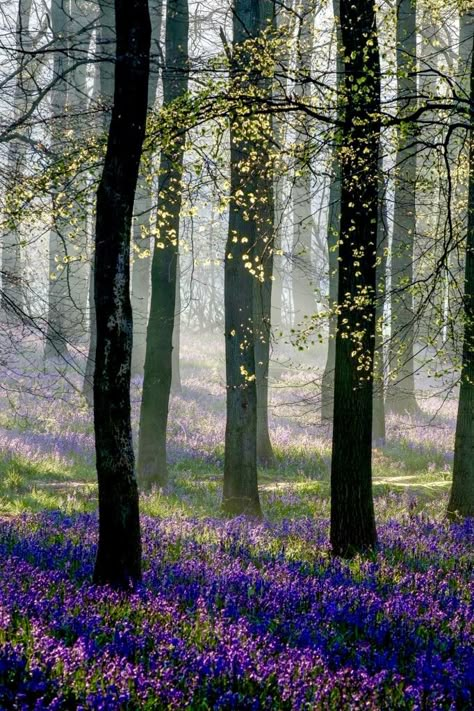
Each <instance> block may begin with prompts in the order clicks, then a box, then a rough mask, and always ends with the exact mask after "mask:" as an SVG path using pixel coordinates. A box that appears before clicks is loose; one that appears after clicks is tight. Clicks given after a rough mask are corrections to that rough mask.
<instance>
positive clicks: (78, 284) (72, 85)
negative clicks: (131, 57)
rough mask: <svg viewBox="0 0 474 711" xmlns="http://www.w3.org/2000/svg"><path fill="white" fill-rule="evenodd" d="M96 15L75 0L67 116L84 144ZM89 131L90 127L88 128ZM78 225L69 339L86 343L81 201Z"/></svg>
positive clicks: (72, 240)
mask: <svg viewBox="0 0 474 711" xmlns="http://www.w3.org/2000/svg"><path fill="white" fill-rule="evenodd" d="M96 20H97V17H96V12H95V9H94V11H93V6H91V5H90V4H89V3H83V2H81V0H71V4H70V17H69V18H68V29H69V36H70V40H69V44H70V51H69V57H70V62H71V65H72V66H71V71H70V73H69V74H68V78H67V82H68V90H67V113H68V122H69V126H70V130H71V131H72V135H73V140H74V141H75V142H76V144H77V145H80V142H81V140H82V137H83V134H84V123H83V114H84V108H85V106H87V105H88V104H89V100H90V99H89V96H88V71H89V70H90V66H91V65H90V64H88V63H87V62H85V61H84V59H85V58H86V57H88V56H89V53H90V48H91V43H92V36H93V33H94V27H95V25H96ZM87 130H89V126H88V127H87ZM76 182H77V188H76V189H77V190H78V191H82V190H85V189H86V187H87V185H86V180H83V181H81V182H79V181H78V179H77V178H76ZM74 208H75V216H76V224H75V226H74V227H71V228H70V229H69V231H68V240H69V248H68V251H69V252H70V256H71V261H70V264H69V267H68V276H67V280H68V290H69V291H70V301H71V308H70V318H69V323H68V326H67V334H68V337H69V338H70V339H71V340H73V341H74V342H76V343H77V342H78V341H79V342H84V340H85V338H86V335H87V299H88V287H89V272H90V254H89V252H90V249H89V247H90V245H88V234H87V228H88V215H87V209H86V207H85V206H84V205H82V204H81V202H80V200H75V205H74Z"/></svg>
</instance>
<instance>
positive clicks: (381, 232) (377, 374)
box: [372, 161, 388, 445]
mask: <svg viewBox="0 0 474 711" xmlns="http://www.w3.org/2000/svg"><path fill="white" fill-rule="evenodd" d="M381 164H382V161H380V173H382V165H381ZM387 248H388V219H387V199H386V195H385V187H384V185H383V183H382V181H381V184H380V193H379V221H378V229H377V269H376V302H375V303H376V307H375V324H376V327H375V361H374V405H373V422H372V439H373V441H374V443H376V444H378V445H380V444H385V436H386V428H385V353H384V351H385V338H384V330H383V325H384V304H385V294H386V289H387Z"/></svg>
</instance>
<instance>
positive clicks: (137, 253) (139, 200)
mask: <svg viewBox="0 0 474 711" xmlns="http://www.w3.org/2000/svg"><path fill="white" fill-rule="evenodd" d="M149 9H150V20H151V29H152V35H151V47H152V54H154V55H156V57H158V56H159V55H160V39H161V27H162V20H163V2H162V0H149ZM158 76H159V72H158V70H157V69H156V70H155V71H150V79H149V83H148V111H151V110H152V109H153V107H154V105H155V101H156V89H157V86H158ZM147 170H149V169H148V168H147V163H146V162H145V163H144V165H142V168H141V171H140V176H139V178H138V186H137V192H136V196H135V219H134V223H133V244H134V254H133V260H132V261H133V266H132V311H133V353H132V375H143V367H144V364H145V351H146V330H147V324H148V312H149V306H150V291H151V283H150V280H151V253H152V250H151V247H152V240H151V238H150V218H151V211H152V203H153V200H152V191H153V187H152V186H151V185H150V184H149V182H148V181H147Z"/></svg>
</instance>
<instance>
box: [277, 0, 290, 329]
mask: <svg viewBox="0 0 474 711" xmlns="http://www.w3.org/2000/svg"><path fill="white" fill-rule="evenodd" d="M294 18H295V14H294V12H293V0H291V2H290V3H289V8H284V7H283V6H281V5H278V4H277V3H275V24H276V28H277V37H278V38H279V39H280V40H281V45H280V44H278V48H279V56H278V57H277V66H278V67H279V68H280V70H279V73H278V74H277V76H276V77H275V80H274V83H273V84H274V86H273V94H274V96H275V98H278V97H282V96H283V97H285V96H286V94H287V91H288V75H289V69H290V48H291V44H290V43H289V42H288V41H287V37H288V36H291V35H292V33H293V29H294V27H293V23H294ZM272 125H273V136H274V140H275V145H276V148H277V150H278V152H279V155H278V156H277V157H276V161H278V160H280V161H281V165H279V166H275V179H274V201H273V204H274V220H273V233H274V237H273V240H274V252H273V267H274V268H273V284H272V314H271V317H272V318H271V321H272V327H273V330H274V331H276V330H277V329H280V328H281V327H282V324H283V312H282V309H283V269H284V264H285V259H284V258H283V256H282V254H281V252H282V248H283V235H284V227H285V200H286V197H285V195H286V186H287V183H288V177H287V166H286V163H285V158H283V159H282V156H281V154H282V153H283V152H284V150H285V141H286V134H287V126H286V122H285V121H284V120H283V119H282V118H281V117H279V116H278V115H274V116H272Z"/></svg>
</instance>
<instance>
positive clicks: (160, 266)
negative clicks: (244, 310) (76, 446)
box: [138, 0, 189, 488]
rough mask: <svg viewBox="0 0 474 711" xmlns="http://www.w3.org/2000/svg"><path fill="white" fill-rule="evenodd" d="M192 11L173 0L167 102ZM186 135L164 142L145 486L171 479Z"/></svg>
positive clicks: (146, 382)
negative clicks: (169, 446)
mask: <svg viewBox="0 0 474 711" xmlns="http://www.w3.org/2000/svg"><path fill="white" fill-rule="evenodd" d="M188 35H189V10H188V3H187V0H168V5H167V10H166V39H165V45H166V46H165V68H164V70H163V106H164V107H166V106H170V105H171V104H173V103H176V102H178V101H179V100H180V99H183V98H184V97H185V95H186V92H187V89H188ZM184 143H185V133H184V132H181V133H177V135H175V136H174V137H173V138H171V139H170V141H169V144H168V145H166V146H163V148H162V151H161V160H160V173H159V178H158V207H157V211H158V213H157V223H158V236H157V238H156V239H155V243H154V248H153V261H152V267H151V280H152V281H151V304H150V316H149V320H148V329H147V339H146V355H145V371H144V379H143V395H142V403H141V410H140V434H139V442H138V476H139V480H140V484H141V486H143V488H149V487H150V486H152V485H153V484H157V485H159V486H164V485H166V483H167V480H168V470H167V463H166V429H167V424H168V409H169V399H170V391H171V378H172V351H173V329H174V320H175V313H176V281H177V265H178V250H179V230H180V213H181V200H182V185H181V179H182V174H183V156H184Z"/></svg>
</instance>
